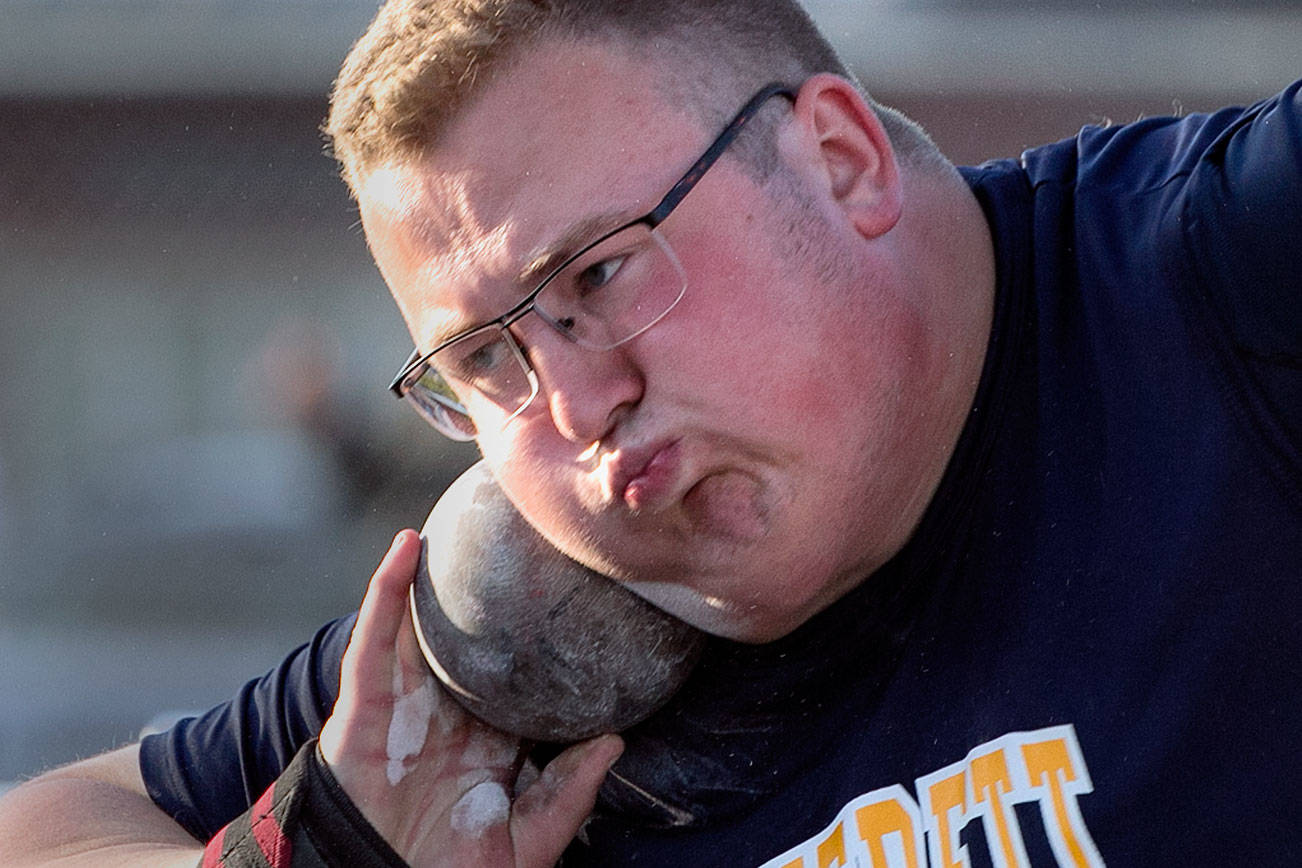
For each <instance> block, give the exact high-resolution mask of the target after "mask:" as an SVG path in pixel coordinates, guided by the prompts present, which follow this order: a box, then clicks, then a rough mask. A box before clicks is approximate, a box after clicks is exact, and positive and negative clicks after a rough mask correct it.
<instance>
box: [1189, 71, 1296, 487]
mask: <svg viewBox="0 0 1302 868" xmlns="http://www.w3.org/2000/svg"><path fill="white" fill-rule="evenodd" d="M1221 114H1226V113H1221ZM1188 191H1189V192H1188V195H1187V197H1186V198H1185V200H1184V202H1183V207H1182V208H1181V210H1180V219H1181V222H1182V224H1183V227H1184V241H1185V250H1186V252H1187V255H1188V258H1189V262H1190V266H1191V272H1192V277H1193V280H1194V282H1195V284H1196V285H1197V286H1198V287H1199V288H1200V289H1201V294H1202V297H1203V299H1204V302H1205V305H1206V308H1207V310H1208V311H1209V312H1210V314H1211V319H1212V321H1213V322H1214V323H1215V332H1216V333H1217V334H1218V335H1219V338H1220V343H1221V349H1222V352H1223V353H1224V359H1225V369H1226V372H1227V373H1226V377H1227V378H1228V382H1229V384H1230V388H1232V389H1233V390H1234V391H1235V392H1236V393H1237V394H1238V395H1239V396H1240V397H1241V401H1242V404H1243V406H1244V407H1245V409H1246V412H1247V413H1248V414H1249V416H1250V418H1251V419H1252V422H1253V425H1254V426H1255V427H1256V430H1257V433H1258V435H1259V437H1260V440H1261V442H1262V443H1263V444H1264V445H1265V448H1266V454H1267V455H1269V458H1270V462H1271V464H1272V465H1273V466H1274V467H1275V468H1276V473H1277V475H1278V476H1279V478H1280V479H1281V480H1283V482H1284V484H1285V485H1286V486H1288V487H1289V488H1290V489H1291V490H1292V491H1293V492H1294V494H1295V496H1296V497H1297V498H1298V502H1299V503H1302V82H1297V83H1294V84H1293V85H1292V86H1290V87H1288V88H1286V89H1285V90H1284V91H1283V92H1282V93H1280V94H1279V95H1278V96H1276V97H1273V98H1272V99H1268V100H1265V101H1263V102H1260V103H1258V104H1256V105H1254V106H1252V107H1251V108H1249V109H1247V110H1245V111H1242V112H1241V114H1240V116H1238V117H1233V119H1232V122H1231V123H1229V124H1228V125H1227V126H1226V127H1225V128H1224V129H1223V130H1221V131H1220V133H1219V135H1218V136H1217V138H1216V140H1215V141H1214V142H1213V143H1212V145H1211V146H1210V147H1209V148H1208V149H1207V151H1206V152H1205V153H1204V154H1203V155H1202V157H1201V159H1200V160H1199V163H1198V165H1197V167H1196V168H1195V169H1194V170H1193V171H1192V173H1191V174H1190V177H1189V184H1188Z"/></svg>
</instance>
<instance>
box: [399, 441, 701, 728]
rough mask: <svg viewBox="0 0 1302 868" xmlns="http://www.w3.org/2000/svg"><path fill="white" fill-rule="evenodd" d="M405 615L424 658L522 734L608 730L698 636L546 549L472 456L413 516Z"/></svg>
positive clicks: (633, 709) (682, 665) (667, 674)
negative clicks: (417, 550) (420, 523)
mask: <svg viewBox="0 0 1302 868" xmlns="http://www.w3.org/2000/svg"><path fill="white" fill-rule="evenodd" d="M421 538H422V540H423V541H424V548H423V549H422V551H421V557H420V563H419V566H418V568H417V573H416V581H415V584H413V586H412V592H411V609H412V619H413V621H414V622H415V625H416V637H417V639H418V640H419V641H420V646H421V651H422V652H423V653H424V655H425V660H426V661H427V662H428V663H429V665H430V668H431V669H433V670H434V673H435V674H436V675H437V676H438V678H439V680H440V681H442V682H443V684H444V685H446V686H447V687H448V689H449V690H450V691H451V692H452V694H453V696H455V697H456V698H457V699H458V700H459V701H460V702H461V704H462V705H464V706H465V707H466V708H467V709H469V710H470V712H471V713H472V714H474V715H475V716H477V717H479V718H480V719H481V720H484V721H486V722H487V723H490V724H492V725H493V726H495V727H497V728H498V729H501V730H505V731H506V732H510V733H513V734H515V735H518V736H521V737H523V738H528V739H534V740H537V741H548V742H573V741H579V740H581V739H585V738H588V737H590V736H593V735H597V734H598V733H603V732H618V731H620V730H623V729H626V728H628V727H629V726H632V725H633V724H635V723H637V722H638V721H640V720H642V719H643V718H645V717H647V716H648V715H650V714H651V713H652V712H653V711H655V710H656V709H658V708H659V707H660V706H661V705H663V704H664V703H665V702H666V701H667V700H668V699H669V697H670V696H672V695H673V694H674V692H675V691H676V690H677V689H678V688H679V686H680V685H681V684H682V683H683V681H684V680H685V679H686V678H687V676H688V674H689V673H690V672H691V669H692V666H693V665H694V664H695V663H696V660H697V657H698V656H699V655H700V651H701V648H702V645H703V644H704V641H705V636H704V634H702V633H701V632H700V631H698V630H696V629H695V628H694V627H691V626H689V625H688V624H686V623H684V622H682V621H680V620H678V619H677V618H674V617H673V616H671V615H669V614H667V613H665V612H662V611H661V610H659V609H657V608H655V607H654V606H652V605H651V604H650V603H648V602H646V601H645V600H643V599H642V598H641V597H638V596H636V595H635V594H633V593H632V592H631V591H629V590H627V589H625V588H623V587H621V586H620V585H618V584H617V583H615V582H614V581H612V580H610V579H608V578H606V577H605V576H602V575H600V574H598V573H596V572H593V571H592V570H590V569H588V568H587V567H584V566H582V565H580V564H579V563H577V562H575V561H573V560H571V559H570V558H568V557H566V556H565V555H563V554H561V553H560V552H559V551H557V550H556V549H555V548H554V547H553V546H552V545H551V543H549V542H547V541H546V540H545V539H543V538H542V536H540V535H539V534H538V532H537V531H535V530H534V529H533V528H532V527H531V526H530V525H529V524H528V522H526V521H525V520H524V518H523V517H521V516H520V514H519V513H518V512H517V511H516V509H515V507H514V506H512V505H511V502H510V501H509V500H507V498H506V495H505V494H503V493H502V490H501V489H500V488H498V486H497V483H496V482H494V481H493V479H492V477H491V476H490V475H489V473H488V471H487V469H485V467H484V466H483V464H482V463H480V464H476V465H475V466H473V467H471V468H470V469H469V470H467V471H466V472H465V473H463V474H462V475H461V476H460V477H458V479H457V480H456V481H455V482H454V483H453V484H452V485H451V487H449V488H448V490H447V492H446V493H445V494H444V495H443V496H442V497H441V498H439V501H438V503H436V504H435V505H434V509H433V510H431V512H430V514H429V518H428V519H427V520H426V521H425V526H424V527H423V528H422V529H421Z"/></svg>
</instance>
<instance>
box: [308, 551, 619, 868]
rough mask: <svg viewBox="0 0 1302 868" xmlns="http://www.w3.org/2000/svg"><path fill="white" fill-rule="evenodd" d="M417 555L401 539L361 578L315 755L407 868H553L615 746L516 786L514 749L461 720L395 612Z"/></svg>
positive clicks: (604, 741)
mask: <svg viewBox="0 0 1302 868" xmlns="http://www.w3.org/2000/svg"><path fill="white" fill-rule="evenodd" d="M419 555H420V538H419V537H418V536H417V535H416V533H415V532H414V531H411V530H405V531H403V532H401V533H399V534H398V536H397V537H396V538H395V539H394V542H393V547H392V548H390V549H389V552H388V553H387V554H386V555H385V557H384V560H383V561H382V562H381V564H380V566H379V568H378V569H377V570H376V571H375V575H374V576H372V578H371V584H370V587H369V588H368V590H367V592H366V598H365V599H364V600H363V601H362V608H361V611H360V612H359V614H358V616H357V624H356V626H354V628H353V635H352V639H351V640H350V641H349V645H348V650H347V651H346V652H345V653H344V658H343V668H342V671H341V675H340V684H339V700H338V702H337V703H336V704H335V707H334V712H333V713H332V715H331V716H330V719H329V720H327V721H326V724H325V727H324V728H323V729H322V730H321V738H320V745H321V752H322V754H323V755H324V757H325V760H326V762H327V763H328V764H329V766H330V768H331V770H332V771H333V772H334V775H335V777H336V778H337V779H338V780H339V783H340V785H341V786H342V787H343V788H344V791H345V792H347V793H348V795H349V797H350V798H352V800H353V802H354V803H356V805H357V806H358V807H359V808H360V809H361V811H362V813H363V815H365V817H366V819H367V820H368V821H369V822H370V823H371V825H372V826H374V827H375V828H376V830H377V831H379V833H380V834H381V835H382V836H383V837H384V839H385V840H386V841H388V842H389V843H390V845H392V846H393V848H394V850H396V851H397V852H398V854H399V855H400V856H402V857H403V858H404V859H405V860H406V861H407V862H408V863H410V864H411V865H413V866H438V865H484V866H489V868H496V866H516V868H543V866H551V865H554V864H555V863H556V861H557V860H558V859H559V858H560V855H561V853H562V851H564V849H565V848H566V846H568V845H569V843H570V841H571V840H572V839H573V838H574V835H575V834H576V833H577V832H578V830H579V827H580V826H581V825H582V824H583V821H584V820H585V819H586V818H587V816H588V814H589V813H590V812H591V810H592V805H593V802H594V801H595V799H596V795H597V788H598V787H599V786H600V785H601V781H602V779H603V778H604V777H605V774H606V771H607V769H609V768H610V765H611V764H612V763H613V762H614V761H615V759H616V758H617V757H618V756H619V753H620V752H621V751H622V750H623V742H622V741H621V740H620V739H619V737H618V736H613V735H606V736H599V737H597V738H595V739H592V740H590V741H587V742H583V743H581V744H577V745H574V746H572V747H570V748H569V749H567V750H566V751H565V752H564V753H562V754H561V755H560V756H558V757H556V759H554V760H553V761H552V762H551V763H550V764H549V765H548V766H547V768H546V769H545V770H544V771H543V772H542V774H541V775H538V776H537V777H536V778H535V779H533V780H525V779H523V778H529V777H532V775H526V776H521V775H520V769H521V764H522V762H523V746H522V744H521V743H520V741H519V740H518V739H516V738H514V737H513V736H509V735H506V734H505V733H502V732H500V731H498V730H495V729H493V728H492V727H490V726H488V725H487V724H485V723H482V722H481V721H479V720H477V719H476V718H474V717H472V716H471V715H470V714H469V713H468V712H466V711H465V710H463V709H462V708H461V706H460V705H458V704H457V703H456V701H455V700H454V699H453V698H452V697H451V696H450V695H448V694H447V693H446V692H445V691H444V689H443V687H442V685H440V684H439V683H438V682H437V681H436V680H435V679H434V677H433V675H432V674H431V673H430V671H429V668H428V667H427V666H426V664H425V661H424V659H423V658H422V657H421V654H420V649H419V648H418V647H417V644H416V637H415V633H414V632H413V630H412V624H411V613H410V610H409V609H408V605H407V592H408V588H409V587H410V585H411V582H412V580H413V578H414V576H415V572H416V561H417V558H418V557H419ZM526 784H527V786H526ZM517 789H519V790H520V791H519V792H518V793H517V792H516V790H517ZM513 794H514V796H513Z"/></svg>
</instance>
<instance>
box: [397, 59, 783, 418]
mask: <svg viewBox="0 0 1302 868" xmlns="http://www.w3.org/2000/svg"><path fill="white" fill-rule="evenodd" d="M775 96H783V97H786V98H787V99H788V100H791V101H792V102H794V101H795V98H796V96H795V92H794V91H793V90H792V89H791V88H789V87H787V86H786V85H784V84H780V83H776V82H775V83H772V84H768V85H766V86H765V87H763V88H762V89H761V90H760V91H759V92H758V93H756V94H755V95H754V96H753V97H751V98H750V100H748V101H747V103H746V104H745V105H744V106H742V108H741V110H740V111H739V112H737V114H736V115H735V116H734V117H733V119H732V120H731V121H730V122H729V123H728V125H727V126H726V127H724V129H723V132H721V133H720V134H719V137H718V138H716V139H715V140H714V142H713V143H712V144H711V145H710V147H709V148H707V149H706V151H705V153H704V154H702V155H701V157H700V159H698V160H697V161H696V162H695V163H693V164H692V167H691V168H690V169H688V170H687V172H686V174H684V175H683V177H682V178H680V179H679V180H678V182H677V183H676V184H674V185H673V187H671V188H670V189H669V192H668V193H667V194H665V197H664V198H663V199H661V200H660V202H659V204H657V205H656V206H655V207H654V208H652V209H651V210H650V211H649V212H647V213H646V214H644V215H643V216H641V217H638V218H637V219H635V220H630V221H629V222H627V223H625V224H624V225H622V226H619V227H617V228H615V229H612V230H610V231H609V232H607V233H605V234H604V235H602V236H601V237H599V238H597V239H596V240H595V241H593V242H591V243H590V244H588V245H587V246H586V247H584V248H583V249H581V250H579V251H578V252H577V253H575V254H573V255H571V256H569V257H567V258H566V259H565V260H564V261H562V262H561V263H560V265H558V266H556V267H555V268H554V269H552V270H551V271H550V272H549V273H548V274H547V276H546V277H544V278H543V279H542V281H541V282H540V283H539V284H538V286H537V287H535V288H534V290H533V291H532V292H530V293H529V294H528V295H526V296H525V297H524V298H523V299H521V300H520V302H519V303H518V304H516V305H515V306H514V307H512V308H511V309H510V310H508V311H507V312H506V313H504V314H502V315H501V316H499V317H497V318H496V319H493V320H490V321H489V322H486V323H483V324H481V325H477V326H473V327H471V328H469V329H466V330H464V331H462V332H460V333H458V334H456V335H453V336H452V337H450V338H448V339H447V340H445V341H443V342H441V343H440V344H439V345H438V346H436V347H435V348H434V349H432V350H430V351H429V352H428V353H425V354H424V355H421V353H420V351H419V350H415V351H413V352H412V354H411V356H410V357H409V358H408V359H407V362H406V364H404V365H403V367H402V370H401V371H399V372H398V376H396V377H394V379H393V382H392V383H390V384H389V389H390V390H391V391H392V392H393V393H394V394H396V395H397V396H398V397H400V398H404V399H406V401H407V403H408V404H410V405H411V406H412V407H414V408H415V410H416V412H417V413H419V414H420V415H421V416H422V417H423V418H424V419H425V420H426V421H427V422H429V423H430V424H431V425H433V426H434V427H435V428H436V429H438V431H439V432H440V433H442V434H444V435H446V436H448V437H450V438H452V439H453V440H463V441H464V440H473V439H474V438H475V436H476V434H477V433H478V429H477V428H476V427H475V423H474V421H473V420H472V418H471V413H470V410H469V409H468V407H470V406H472V405H474V404H475V403H478V402H480V401H482V400H487V401H489V402H491V403H492V404H494V405H495V406H497V407H498V408H500V409H501V410H502V411H503V412H505V413H506V414H507V415H506V418H505V419H504V420H503V422H502V424H503V425H505V424H506V423H507V422H510V421H511V420H512V419H514V418H515V417H516V416H518V415H520V413H522V412H524V409H525V408H526V407H528V406H529V404H530V403H531V402H532V401H533V399H534V397H535V396H536V395H537V394H538V375H537V374H536V373H535V372H534V370H533V367H532V366H531V365H530V364H529V361H528V359H527V358H526V357H525V354H524V351H523V350H522V349H521V347H520V344H519V342H518V340H517V339H516V338H515V336H514V335H512V334H511V329H510V327H511V325H513V324H514V323H516V322H518V321H519V320H520V319H521V318H522V317H524V316H525V315H526V314H528V313H530V312H533V313H536V314H537V315H538V318H539V319H541V320H542V321H543V322H545V323H546V324H547V325H549V326H551V327H552V328H553V329H554V330H555V331H556V332H558V333H559V334H560V335H561V336H562V337H564V338H565V339H567V340H569V341H572V342H573V343H575V344H578V345H579V346H583V347H587V348H589V349H594V350H609V349H612V348H614V347H617V346H619V345H620V344H622V343H625V342H627V341H630V340H632V339H633V338H635V337H637V336H638V335H640V334H642V333H643V332H644V331H646V330H647V329H649V328H651V326H653V325H655V324H656V323H657V322H659V321H660V320H661V319H663V318H664V317H665V315H666V314H668V313H669V311H671V310H673V309H674V306H675V305H677V304H678V302H679V300H680V299H682V297H683V293H684V292H685V291H686V289H687V274H686V272H685V271H684V270H683V266H682V263H681V262H679V260H678V257H677V256H676V255H675V254H674V251H673V248H672V247H670V246H669V242H668V241H667V240H665V238H664V236H663V235H661V234H660V232H659V230H658V229H657V227H658V226H659V225H660V224H661V223H663V222H664V220H665V218H667V217H668V216H669V215H670V214H671V213H672V212H673V210H674V208H676V207H678V204H679V203H680V202H682V201H683V199H684V197H686V196H687V194H688V193H689V192H691V190H692V188H693V187H695V186H696V184H697V182H699V181H700V180H701V178H702V177H703V176H704V175H705V172H706V171H707V170H708V169H709V168H710V167H711V166H713V165H714V164H715V162H717V161H718V159H719V157H720V156H722V154H723V152H724V151H725V150H726V149H727V148H728V145H730V144H731V143H732V141H733V140H734V139H736V138H737V135H738V133H740V132H741V130H742V128H743V127H744V126H745V125H746V122H747V121H749V120H750V119H751V118H753V117H754V116H755V115H756V114H757V113H758V112H759V110H760V108H761V107H762V106H763V105H764V103H766V102H767V101H768V100H770V99H771V98H773V97H775Z"/></svg>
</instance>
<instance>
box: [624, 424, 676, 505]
mask: <svg viewBox="0 0 1302 868" xmlns="http://www.w3.org/2000/svg"><path fill="white" fill-rule="evenodd" d="M681 470H682V446H681V441H678V440H672V441H662V442H659V443H655V444H652V445H650V446H649V447H646V448H640V449H631V450H628V451H624V450H620V452H618V453H616V454H615V456H614V457H613V460H612V461H611V464H610V470H609V473H608V476H607V479H608V483H607V490H608V492H609V494H610V497H611V500H621V501H623V502H624V503H625V504H626V505H627V506H628V508H629V509H632V510H633V511H635V512H641V511H649V512H655V511H658V510H661V509H664V508H665V507H667V506H669V505H671V504H672V503H673V502H674V500H675V497H676V492H677V481H678V478H679V476H680V474H681Z"/></svg>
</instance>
